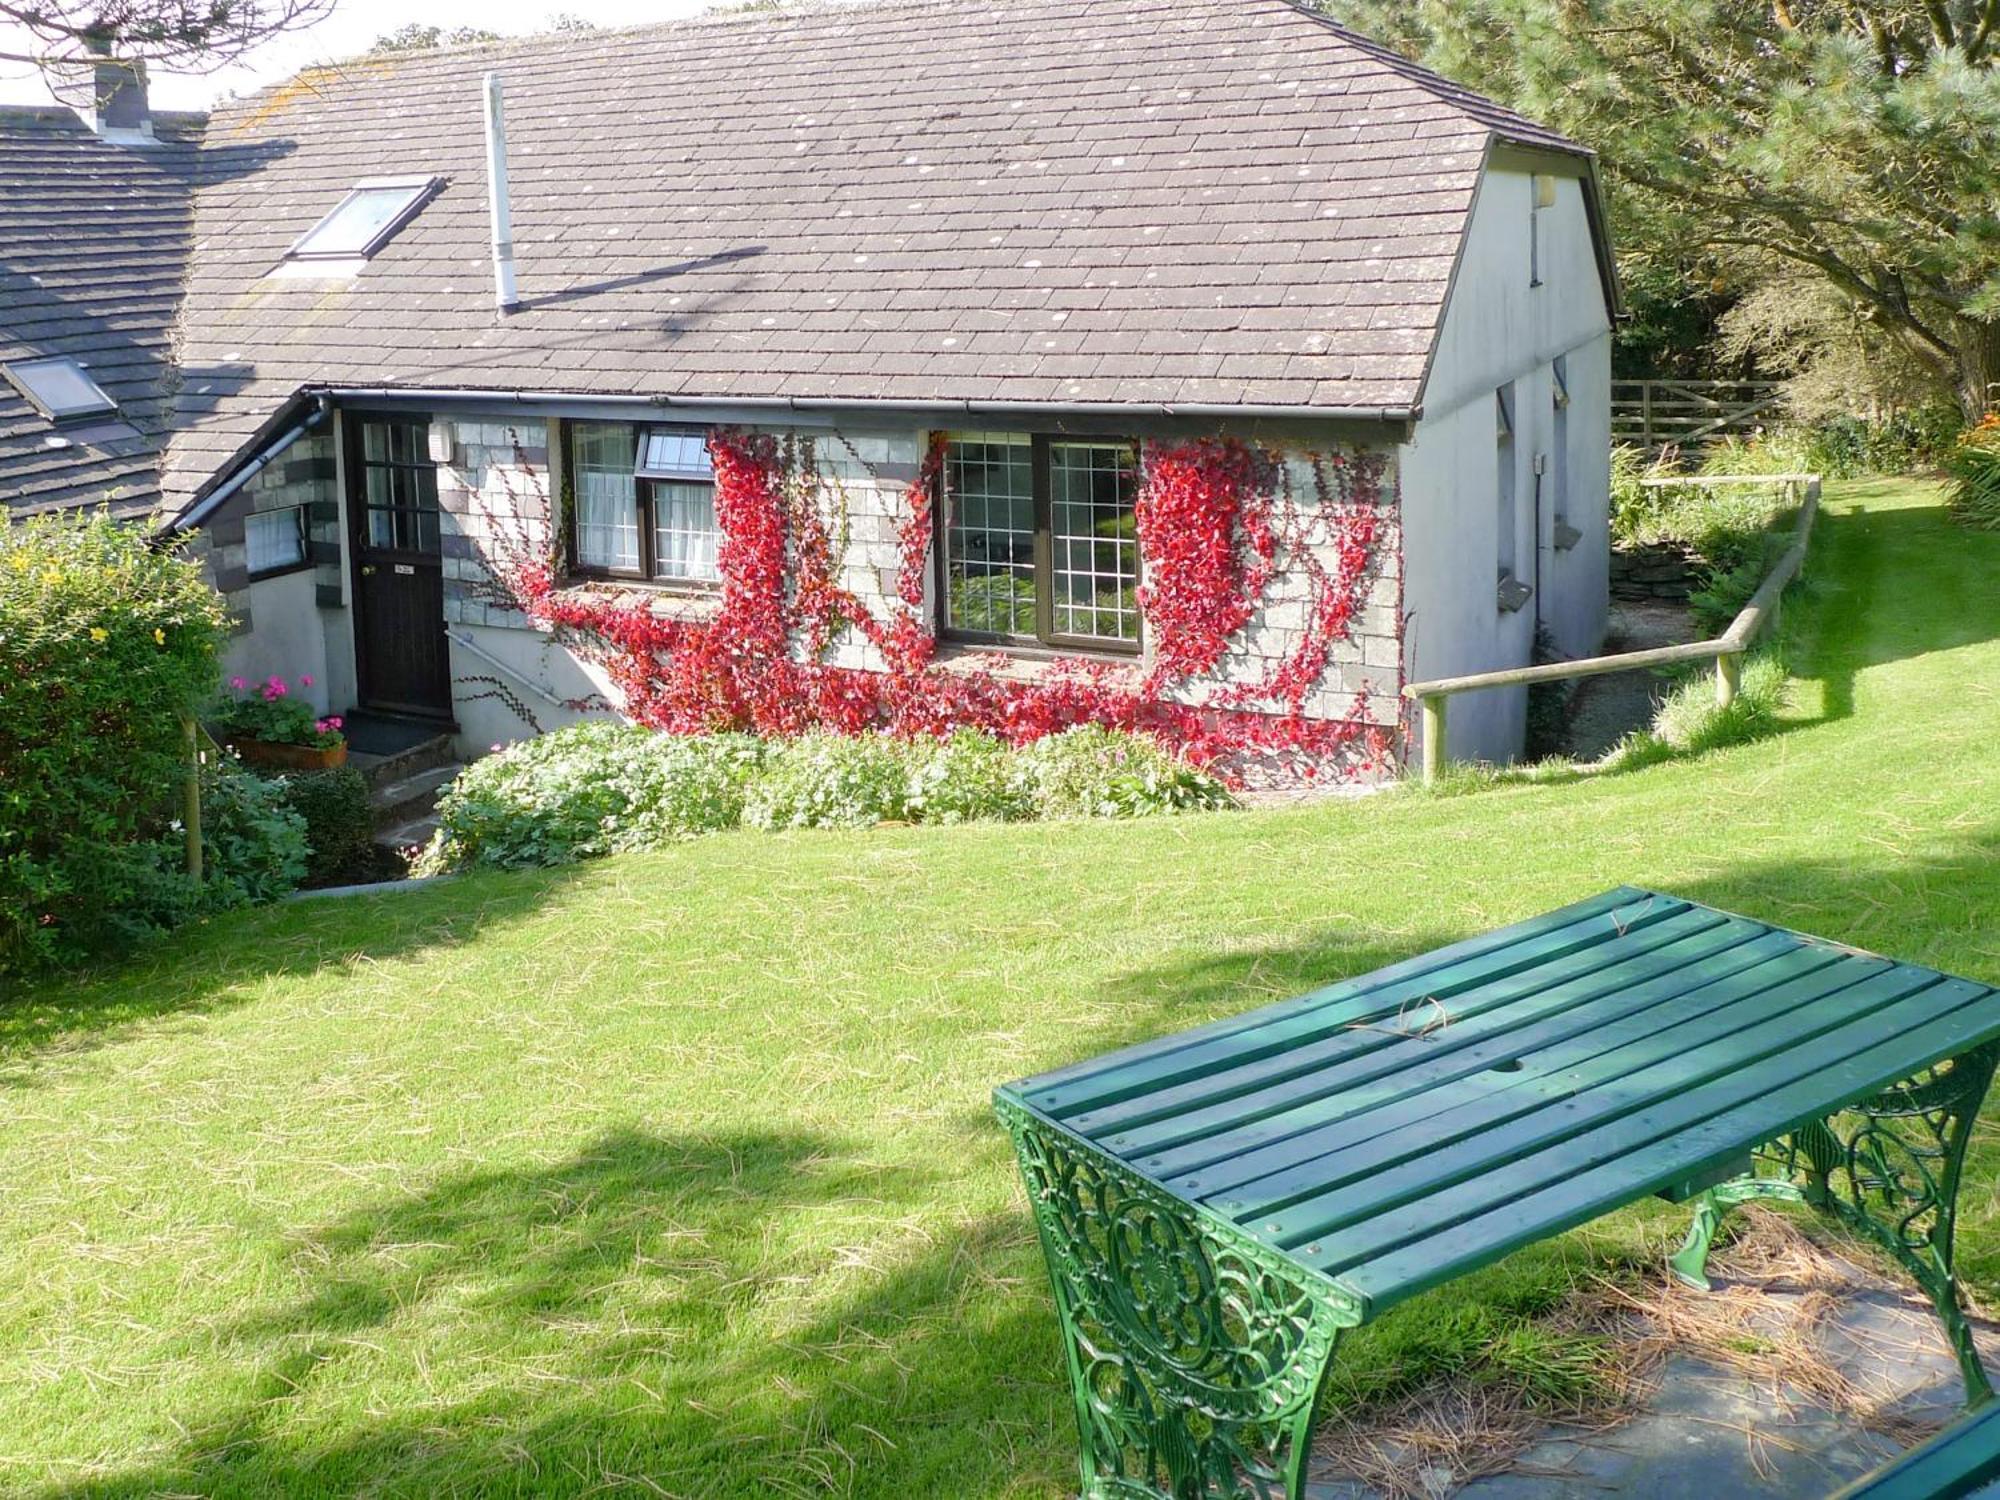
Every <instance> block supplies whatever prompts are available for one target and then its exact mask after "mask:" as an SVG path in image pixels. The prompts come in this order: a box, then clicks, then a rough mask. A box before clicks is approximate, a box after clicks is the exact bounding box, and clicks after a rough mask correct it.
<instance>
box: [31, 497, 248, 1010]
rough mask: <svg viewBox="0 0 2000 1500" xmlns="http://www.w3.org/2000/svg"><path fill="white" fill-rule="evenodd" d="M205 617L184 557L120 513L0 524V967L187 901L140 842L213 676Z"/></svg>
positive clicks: (217, 627)
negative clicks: (156, 544) (152, 542)
mask: <svg viewBox="0 0 2000 1500" xmlns="http://www.w3.org/2000/svg"><path fill="white" fill-rule="evenodd" d="M223 621H224V608H223V602H222V598H221V596H220V595H218V594H217V593H216V592H215V591H214V589H212V588H210V587H209V586H208V584H207V583H206V582H205V581H204V580H203V578H202V576H201V572H200V569H199V568H198V567H197V566H196V565H195V564H194V563H192V562H190V561H188V560H187V559H186V558H184V557H181V556H179V555H177V554H175V553H174V552H172V551H169V550H165V549H160V550H156V549H155V548H153V547H151V546H149V545H148V544H147V541H146V539H145V537H144V536H143V535H141V534H140V533H139V531H138V530H137V529H135V528H132V527H124V526H118V525H115V524H113V523H112V522H111V521H110V520H109V519H107V518H101V517H100V518H97V519H94V520H80V519H75V518H47V517H45V518H38V519H35V520H30V521H27V522H24V523H21V524H19V525H15V526H0V682H4V683H7V684H9V685H10V690H8V691H0V766H4V767H5V768H6V771H5V776H4V779H0V973H5V972H8V971H12V970H25V969H27V968H30V967H40V966H42V965H46V964H53V963H71V962H75V961H78V960H80V959H83V958H86V957H89V956H91V955H92V954H94V953H97V952H101V951H104V950H105V949H106V948H109V947H114V946H117V945H118V942H119V941H120V938H121V936H122V935H125V934H126V933H127V932H128V931H129V932H142V931H148V930H151V929H152V928H153V927H155V926H159V925H164V924H165V922H166V921H169V920H173V919H175V916H176V914H180V915H184V914H185V913H186V911H188V910H190V909H192V908H193V906H195V905H198V904H199V896H198V893H195V892H192V891H190V890H178V889H177V888H176V887H175V885H174V881H175V879H176V877H174V876H171V875H167V876H162V875H160V873H159V871H158V869H157V867H156V862H155V859H154V855H153V853H152V852H151V850H150V847H149V846H150V845H151V843H152V842H153V841H155V840H157V839H158V838H160V836H161V835H162V834H163V832H165V831H167V830H168V825H169V823H170V822H171V820H172V819H173V818H174V817H175V816H176V815H177V812H178V807H179V797H180V788H181V786H182V784H183V779H184V776H185V768H186V755H187V750H186V743H185V740H184V739H183V731H182V720H183V717H184V716H191V715H193V714H195V713H196V712H198V711H199V710H200V709H201V708H202V706H203V705H204V704H206V703H207V701H208V699H209V697H210V695H211V694H212V693H213V691H214V687H215V674H216V666H215V659H216V651H217V649H218V647H219V645H220V643H221V640H222V636H223ZM142 846H145V847H142ZM128 912H129V913H130V914H131V917H132V920H131V921H130V922H129V923H127V922H126V921H124V920H123V915H122V914H125V913H128Z"/></svg>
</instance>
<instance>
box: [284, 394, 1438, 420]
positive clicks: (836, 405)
mask: <svg viewBox="0 0 2000 1500" xmlns="http://www.w3.org/2000/svg"><path fill="white" fill-rule="evenodd" d="M306 390H308V391H310V392H312V393H313V394H316V395H318V396H319V397H320V398H321V399H322V400H324V399H326V398H327V397H332V398H333V399H335V400H338V401H425V400H429V401H451V402H461V401H463V402H483V403H486V404H488V405H501V406H505V405H509V404H512V405H516V406H550V405H579V406H635V407H646V408H651V409H657V410H674V409H680V408H685V409H686V410H689V411H712V410H718V409H725V410H737V411H794V412H828V411H883V412H910V413H917V414H943V415H950V416H980V415H989V414H990V415H1004V414H1007V413H1029V412H1043V413H1058V414H1060V413H1064V412H1069V413H1074V414H1076V415H1078V416H1092V417H1205V418H1228V417H1236V418H1248V419H1250V420H1253V421H1288V422H1370V423H1380V424H1385V425H1391V426H1394V425H1408V424H1410V423H1413V422H1415V421H1416V420H1417V419H1418V418H1419V417H1421V416H1422V415H1423V408H1422V406H1420V405H1419V406H1241V405H1230V404H1225V403H1216V402H1165V401H1163V402H1140V401H1069V402H1061V401H970V400H959V401H936V400H932V401H896V400H891V399H886V398H883V397H837V396H630V395H601V394H594V393H592V392H589V391H487V390H477V389H445V388H436V387H425V386H344V385H342V386H309V387H306Z"/></svg>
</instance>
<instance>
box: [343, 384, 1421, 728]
mask: <svg viewBox="0 0 2000 1500" xmlns="http://www.w3.org/2000/svg"><path fill="white" fill-rule="evenodd" d="M435 425H438V426H442V427H444V428H445V429H446V430H447V431H448V432H449V433H450V435H451V438H452V458H451V461H450V462H449V463H445V464H440V465H439V467H438V497H439V505H440V509H441V511H442V520H441V542H442V551H443V567H444V595H445V602H444V609H445V618H446V622H447V624H448V625H452V626H458V627H467V628H471V629H474V630H480V631H484V630H502V631H529V630H532V629H533V627H532V624H531V622H530V621H529V620H528V619H527V617H526V616H524V615H523V614H521V613H520V612H518V611H516V610H513V609H510V608H508V607H507V606H506V605H505V603H504V602H503V601H500V600H496V599H495V598H494V597H493V590H492V587H491V585H492V583H493V580H494V578H495V577H496V575H497V574H499V573H502V572H504V571H505V569H506V566H507V562H508V559H509V558H510V556H519V555H528V556H538V555H544V554H546V553H547V551H548V550H549V549H550V547H551V545H552V542H553V540H554V537H555V530H554V528H555V525H556V518H555V516H554V514H553V511H554V506H553V503H552V497H553V496H555V495H557V494H558V493H559V491H560V486H559V484H558V482H557V479H556V477H555V475H554V474H553V472H552V470H553V462H554V461H553V460H552V453H551V447H550V442H551V433H550V427H549V424H548V423H547V422H545V421H541V420H534V419H529V420H523V419H521V418H518V417H514V416H511V415H510V416H504V417H503V416H493V417H469V418H468V417H454V418H443V417H441V418H438V419H436V424H435ZM762 430H763V431H766V432H769V433H771V434H772V435H773V436H776V437H779V438H789V439H791V440H793V441H795V442H799V443H808V442H809V443H810V444H811V447H812V456H813V460H814V463H815V466H816V469H817V472H818V473H819V475H820V476H821V481H822V489H821V502H822V505H823V507H824V513H825V514H826V516H827V517H828V521H829V530H830V532H831V534H832V535H833V537H834V538H835V542H836V546H837V547H839V548H840V549H841V550H840V558H841V582H842V583H843V585H844V586H845V587H846V588H847V589H848V590H849V591H850V592H851V593H852V594H853V595H854V596H855V597H856V598H857V599H859V600H860V601H861V602H862V603H863V604H864V605H865V606H866V607H867V608H868V609H869V610H870V611H871V612H873V613H874V614H876V615H877V616H878V617H880V618H883V619H888V618H890V617H892V616H893V615H894V614H895V613H896V612H897V611H899V610H900V609H902V608H903V606H902V604H901V603H900V599H899V595H898V591H897V582H898V577H899V575H900V572H901V568H902V560H903V559H902V528H903V524H904V520H905V517H906V515H907V513H908V489H909V486H910V484H911V483H912V481H914V480H915V478H916V477H917V474H918V471H919V468H920V465H921V462H922V457H923V451H924V445H925V443H926V441H927V439H928V435H927V434H926V433H925V432H923V431H921V430H916V429H901V428H855V429H851V430H844V431H840V432H830V431H827V430H824V429H813V430H807V429H797V430H787V429H783V428H764V429H762ZM1288 462H1289V464H1290V468H1291V488H1292V494H1293V497H1294V503H1295V504H1296V505H1298V506H1299V507H1300V508H1301V509H1302V510H1304V511H1307V512H1310V510H1311V508H1312V507H1313V506H1314V505H1316V504H1317V503H1318V500H1317V490H1316V487H1315V484H1314V481H1313V474H1312V463H1311V458H1310V456H1308V455H1306V454H1303V453H1300V454H1294V455H1291V456H1290V457H1289V459H1288ZM330 464H331V460H330V450H329V457H328V467H329V470H330ZM327 483H328V489H329V493H330V487H331V480H330V477H329V479H328V481H327ZM1395 485H1396V475H1395V469H1394V465H1393V461H1392V462H1391V463H1390V466H1389V467H1388V469H1387V470H1386V471H1385V473H1384V476H1383V482H1382V494H1383V499H1384V501H1385V504H1386V507H1387V510H1388V515H1387V516H1385V518H1384V525H1383V526H1382V528H1381V530H1380V532H1379V533H1378V537H1377V541H1376V545H1375V550H1374V559H1373V562H1372V564H1371V567H1370V569H1369V571H1368V574H1367V576H1366V578H1365V579H1364V581H1363V593H1362V597H1361V606H1362V607H1361V609H1360V612H1359V614H1358V616H1357V618H1356V620H1355V623H1354V634H1353V639H1352V640H1350V641H1348V642H1344V643H1342V644H1341V645H1340V646H1339V647H1337V649H1336V651H1335V656H1334V660H1333V661H1332V662H1331V663H1330V664H1329V666H1328V668H1327V671H1326V674H1325V676H1324V678H1323V681H1322V684H1321V687H1320V688H1319V690H1318V691H1317V692H1316V693H1314V694H1313V695H1312V696H1311V698H1310V699H1309V700H1308V701H1307V704H1306V709H1307V712H1308V713H1310V714H1313V715H1315V716H1319V717H1327V718H1345V717H1346V716H1347V715H1348V714H1349V712H1350V711H1351V710H1352V708H1353V706H1354V704H1355V701H1356V698H1357V696H1359V697H1361V698H1362V699H1363V712H1364V715H1365V717H1366V719H1367V720H1368V722H1371V723H1375V724H1379V725H1381V726H1383V727H1385V728H1394V727H1395V726H1396V725H1397V724H1398V722H1399V719H1400V715H1401V703H1400V700H1399V699H1398V697H1397V693H1398V690H1399V689H1400V687H1401V665H1402V644H1401V634H1402V633H1401V629H1400V612H1401V599H1402V576H1401V573H1402V569H1401V548H1400V538H1399V534H1398V531H1397V527H1396V525H1395V512H1396V506H1395V503H1394V502H1395V494H1396V489H1395ZM942 532H943V517H942V515H940V516H939V518H938V527H937V535H938V541H937V542H936V543H935V544H934V545H942ZM1282 561H1283V559H1282V557H1281V562H1282ZM1321 563H1322V565H1323V566H1324V567H1326V568H1327V569H1328V570H1332V569H1333V568H1334V567H1335V566H1336V560H1335V558H1334V557H1333V556H1332V553H1331V548H1330V546H1329V547H1328V549H1327V553H1326V555H1324V556H1323V557H1322V558H1321ZM336 581H337V573H336ZM936 593H937V587H936V578H935V572H934V571H933V570H928V569H927V570H926V577H925V609H926V617H927V618H929V619H931V620H935V619H936V618H937V617H938V613H939V601H938V599H937V597H936ZM655 597H656V598H657V600H658V607H659V608H660V609H662V610H663V611H668V612H672V613H676V614H687V615H699V614H701V613H704V612H706V611H707V610H709V609H712V608H713V596H712V595H705V594H674V593H661V594H658V595H656V596H655ZM1310 604H1311V585H1310V581H1309V579H1308V576H1307V574H1306V572H1305V571H1304V570H1303V569H1298V568H1290V569H1282V568H1281V571H1280V573H1279V575H1278V576H1277V577H1276V578H1274V579H1273V580H1272V582H1271V584H1270V586H1269V588H1268V590H1267V592H1266V596H1265V599H1264V601H1263V604H1262V607H1261V608H1260V609H1259V610H1258V612H1257V613H1256V615H1255V616H1254V617H1253V618H1252V620H1251V622H1250V623H1249V625H1248V626H1247V627H1246V628H1245V629H1244V630H1243V631H1241V632H1239V633H1238V635H1237V636H1236V637H1235V638H1234V639H1233V640H1232V641H1231V643H1230V646H1229V649H1228V652H1227V653H1226V655H1225V657H1224V659H1223V661H1222V663H1221V664H1220V666H1219V667H1218V669H1217V670H1216V672H1215V673H1214V674H1213V675H1212V677H1210V678H1208V679H1205V680H1203V681H1201V682H1196V683H1191V684H1188V685H1187V686H1186V687H1185V688H1183V689H1181V690H1179V696H1180V697H1181V698H1182V700H1183V701H1186V702H1190V703H1196V704H1199V703H1203V702H1206V701H1208V700H1209V699H1210V698H1211V697H1213V696H1214V695H1215V693H1216V692H1217V691H1218V689H1220V688H1222V687H1224V686H1226V685H1233V684H1238V683H1250V682H1256V681H1259V680H1261V679H1263V678H1265V677H1266V676H1267V675H1268V674H1269V672H1270V671H1271V670H1272V669H1273V668H1274V667H1275V666H1276V665H1278V664H1279V663H1280V662H1282V661H1283V660H1284V659H1286V658H1287V657H1288V656H1290V655H1291V653H1293V652H1294V651H1295V650H1296V649H1297V648H1298V646H1299V645H1300V644H1301V643H1302V641H1303V639H1304V636H1305V626H1306V620H1307V614H1308V610H1309V608H1310ZM478 639H479V640H480V641H481V642H482V643H484V648H485V649H496V647H495V638H493V637H488V636H485V635H480V636H479V637H478ZM546 644H547V645H548V647H549V649H548V650H544V651H540V652H536V653H534V655H533V657H532V658H523V664H524V665H525V664H527V663H528V662H529V661H531V660H532V661H534V662H538V663H540V665H538V666H537V667H536V669H535V671H534V673H533V675H534V677H535V679H536V681H537V684H538V685H540V686H544V687H546V688H547V689H548V690H550V691H551V692H554V693H556V694H557V695H558V696H560V697H563V698H564V699H565V700H570V699H573V698H574V697H575V696H576V692H575V688H576V682H577V677H576V673H577V672H579V671H583V670H585V669H584V667H583V666H582V664H577V663H572V662H569V661H563V662H560V663H556V662H552V661H551V660H550V651H553V653H554V655H556V656H565V657H566V656H567V653H564V652H562V651H561V650H560V648H559V647H555V646H554V644H553V643H546ZM497 649H501V650H503V651H504V652H505V654H506V655H508V656H509V658H510V659H511V658H512V657H513V655H514V654H515V652H514V651H512V650H507V649H506V648H505V646H504V643H502V645H501V646H499V647H498V648H497ZM980 650H981V648H979V647H977V646H969V647H967V648H965V651H966V652H978V651H980ZM454 660H455V665H456V669H457V670H459V671H461V672H473V673H474V674H475V675H477V674H483V673H485V672H486V671H487V670H488V667H489V666H490V663H479V664H474V663H472V662H470V661H468V662H466V663H457V659H456V656H455V658H454ZM830 660H831V661H832V662H833V663H834V664H836V665H840V666H846V667H855V668H862V669H869V670H879V669H881V667H882V665H883V663H882V662H881V661H880V660H879V659H878V658H877V653H876V651H875V649H874V648H873V647H872V646H871V645H869V644H868V643H867V642H866V641H865V640H863V639H861V638H860V637H859V635H858V634H857V633H856V632H853V631H848V632H844V633H843V634H842V635H841V636H840V637H839V638H838V640H837V641H836V644H835V646H834V648H833V651H832V654H831V657H830ZM1049 670H1050V668H1049V666H1048V665H1047V664H1046V663H1045V662H1040V661H1035V660H1027V659H1022V660H1018V661H1016V662H1014V663H1012V664H1011V665H1010V668H1009V675H1010V676H1022V677H1033V676H1036V675H1039V674H1043V673H1046V672H1047V671H1049Z"/></svg>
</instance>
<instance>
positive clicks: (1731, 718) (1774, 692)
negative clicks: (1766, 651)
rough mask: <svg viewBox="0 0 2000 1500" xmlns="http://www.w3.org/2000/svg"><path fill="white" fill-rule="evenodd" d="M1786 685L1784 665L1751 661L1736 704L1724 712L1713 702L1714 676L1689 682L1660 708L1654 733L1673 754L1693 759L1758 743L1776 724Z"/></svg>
mask: <svg viewBox="0 0 2000 1500" xmlns="http://www.w3.org/2000/svg"><path fill="white" fill-rule="evenodd" d="M1785 682H1786V678H1785V668H1784V665H1783V663H1781V662H1780V661H1779V660H1778V659H1777V658H1776V657H1773V656H1768V655H1767V656H1756V657H1751V658H1750V659H1748V660H1747V661H1745V662H1744V664H1743V675H1742V680H1741V681H1740V682H1739V683H1738V685H1737V690H1736V697H1735V699H1734V700H1733V701H1732V702H1731V703H1730V704H1729V706H1728V707H1727V708H1723V707H1720V706H1718V705H1717V703H1716V701H1715V679H1714V677H1713V675H1708V674H1705V675H1701V676H1696V677H1690V678H1689V679H1688V680H1687V681H1686V682H1684V683H1682V684H1681V685H1680V686H1678V687H1676V688H1675V689H1674V690H1673V691H1672V692H1671V693H1669V694H1668V695H1667V697H1666V699H1665V701H1663V702H1662V703H1661V704H1660V707H1659V710H1658V712H1657V713H1655V714H1654V716H1653V733H1654V735H1655V736H1657V737H1658V738H1659V739H1660V740H1661V741H1662V742H1663V743H1664V744H1666V745H1667V746H1669V747H1670V748H1672V749H1674V750H1679V751H1683V752H1695V753H1699V752H1701V751H1704V750H1715V749H1720V748H1721V747H1722V746H1724V745H1740V744H1742V743H1743V742H1744V741H1746V740H1754V739H1757V738H1759V737H1761V736H1763V735H1766V734H1769V733H1770V732H1771V730H1772V728H1773V727H1774V726H1775V725H1776V724H1777V721H1778V710H1779V709H1781V708H1782V707H1784V703H1785Z"/></svg>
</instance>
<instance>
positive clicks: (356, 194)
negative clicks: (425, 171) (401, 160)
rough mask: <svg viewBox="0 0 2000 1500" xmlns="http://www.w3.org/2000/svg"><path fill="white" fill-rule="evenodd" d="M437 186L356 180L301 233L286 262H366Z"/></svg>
mask: <svg viewBox="0 0 2000 1500" xmlns="http://www.w3.org/2000/svg"><path fill="white" fill-rule="evenodd" d="M440 185H441V179H439V178H436V177H379V178H375V179H373V180H371V181H368V182H357V183H356V184H355V185H354V186H353V188H351V189H350V190H349V192H348V194H347V196H346V197H345V198H342V199H341V200H340V202H338V203H336V204H335V205H334V206H333V212H332V213H330V214H328V215H327V216H326V217H325V218H323V219H321V220H320V221H319V222H318V223H317V224H315V225H313V227H312V228H311V229H309V230H307V231H306V232H305V235H304V237H303V238H301V239H300V240H299V242H298V243H297V244H296V245H294V246H292V248H291V249H290V250H289V251H288V252H287V253H286V258H287V259H289V260H366V259H368V257H369V256H371V255H373V254H374V253H375V252H376V251H377V250H379V249H381V248H382V247H383V246H384V245H386V244H387V243H388V242H389V240H390V239H391V237H392V236H394V234H395V233H396V231H397V230H399V229H401V228H402V227H403V226H404V225H405V224H407V223H409V221H410V220H411V218H413V217H414V216H415V214H416V212H417V210H418V209H420V208H422V207H423V206H424V204H425V203H426V202H427V201H428V200H429V198H430V196H431V195H432V194H433V193H435V192H436V191H437V189H438V188H439V186H440Z"/></svg>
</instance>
